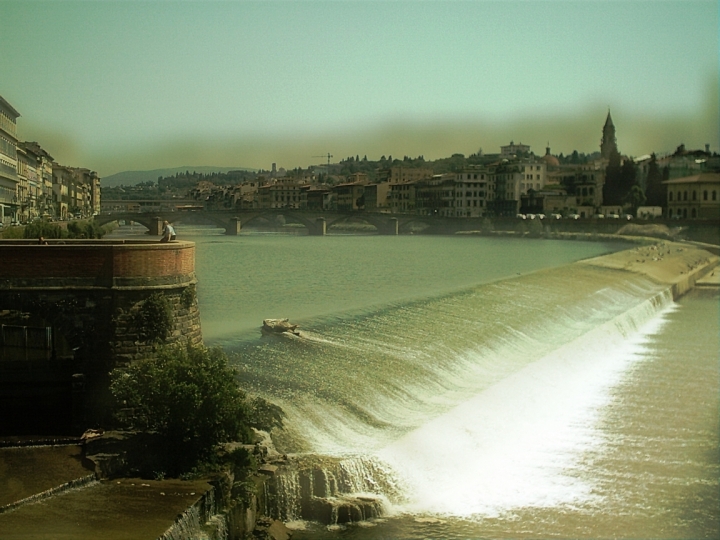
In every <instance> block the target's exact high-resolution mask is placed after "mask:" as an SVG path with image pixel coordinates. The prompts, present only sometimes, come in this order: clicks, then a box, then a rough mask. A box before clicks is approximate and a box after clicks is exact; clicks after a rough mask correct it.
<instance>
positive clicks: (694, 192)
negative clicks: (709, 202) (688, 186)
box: [692, 189, 697, 217]
mask: <svg viewBox="0 0 720 540" xmlns="http://www.w3.org/2000/svg"><path fill="white" fill-rule="evenodd" d="M692 200H693V201H697V191H695V190H694V189H693V198H692ZM693 217H694V216H693Z"/></svg>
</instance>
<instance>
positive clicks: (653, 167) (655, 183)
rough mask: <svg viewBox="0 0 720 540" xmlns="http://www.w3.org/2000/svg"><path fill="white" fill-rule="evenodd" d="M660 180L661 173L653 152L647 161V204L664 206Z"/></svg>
mask: <svg viewBox="0 0 720 540" xmlns="http://www.w3.org/2000/svg"><path fill="white" fill-rule="evenodd" d="M662 181H663V174H662V171H661V170H660V166H659V165H658V163H657V157H656V156H655V153H653V154H652V155H651V156H650V161H649V162H648V173H647V182H646V184H645V194H646V196H647V204H648V206H666V202H665V197H666V195H665V186H663V183H662Z"/></svg>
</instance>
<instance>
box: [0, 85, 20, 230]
mask: <svg viewBox="0 0 720 540" xmlns="http://www.w3.org/2000/svg"><path fill="white" fill-rule="evenodd" d="M19 117H20V113H19V112H17V111H16V110H15V109H14V108H13V106H12V105H10V103H8V102H7V101H6V100H5V99H4V98H3V97H2V96H0V222H2V223H4V222H6V221H11V220H14V219H17V217H16V216H17V208H18V205H17V190H18V184H19V179H18V175H17V167H18V159H17V143H18V139H17V119H18V118H19Z"/></svg>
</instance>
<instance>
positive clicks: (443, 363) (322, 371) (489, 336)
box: [240, 245, 717, 525]
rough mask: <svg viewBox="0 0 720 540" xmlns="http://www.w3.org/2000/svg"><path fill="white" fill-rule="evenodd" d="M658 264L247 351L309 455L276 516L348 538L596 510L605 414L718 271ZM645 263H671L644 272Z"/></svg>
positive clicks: (676, 254) (605, 268) (638, 254)
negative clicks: (683, 303)
mask: <svg viewBox="0 0 720 540" xmlns="http://www.w3.org/2000/svg"><path fill="white" fill-rule="evenodd" d="M661 247H662V246H661ZM657 249H658V248H656V250H657ZM643 250H647V252H646V251H643ZM656 250H652V249H651V248H650V247H647V246H645V247H641V248H637V250H628V251H627V252H623V253H622V254H615V255H610V256H607V257H602V258H599V259H589V260H587V261H583V262H582V263H579V264H575V265H571V266H569V267H562V268H557V269H553V270H546V271H541V272H536V273H533V274H529V275H526V276H520V277H516V278H513V279H508V280H502V281H499V282H495V283H491V284H486V285H481V286H478V287H475V288H473V289H471V290H468V291H462V292H458V293H454V294H449V295H445V296H442V297H438V298H433V299H429V300H425V301H419V302H415V303H411V304H403V305H402V306H397V307H392V306H391V307H388V308H386V309H383V310H378V311H374V312H372V313H370V314H368V315H366V316H363V317H359V318H354V319H353V320H352V322H351V323H348V324H345V323H344V322H342V321H333V324H332V325H330V324H328V325H327V326H323V325H320V326H318V327H317V328H313V329H311V330H310V331H309V332H308V336H309V339H308V340H306V342H303V343H300V344H299V343H296V342H289V340H284V341H283V340H280V341H279V342H277V343H268V344H266V345H265V346H264V347H263V348H262V349H259V350H257V349H256V348H253V349H255V350H253V351H250V350H249V349H247V350H242V349H241V351H240V352H241V355H243V354H250V355H251V357H250V358H247V359H246V360H245V362H246V363H245V369H247V370H249V371H248V373H247V374H246V377H247V378H248V379H252V378H254V377H255V376H257V377H258V378H260V379H261V380H262V381H263V385H265V386H266V387H271V388H273V390H274V391H273V393H272V395H269V396H268V397H269V398H270V399H273V401H275V402H278V403H279V404H280V405H281V406H282V407H283V409H284V410H285V411H286V412H287V414H288V422H287V424H288V429H287V430H286V433H284V434H282V435H281V436H279V437H278V444H279V447H280V451H281V452H288V453H292V452H293V451H295V450H294V449H297V448H302V449H303V451H302V453H299V454H297V455H295V456H293V455H292V454H291V455H290V458H291V459H290V464H289V465H287V466H283V467H281V468H280V469H279V471H278V472H277V474H276V476H275V478H274V479H273V480H272V482H271V485H270V487H269V488H268V489H269V491H268V492H267V494H266V497H267V500H268V503H267V504H268V508H269V509H270V510H269V511H270V512H271V514H272V515H273V516H274V517H277V518H279V519H283V520H285V521H294V520H313V521H320V522H322V523H326V524H330V525H337V524H341V523H344V522H356V521H358V520H360V519H367V516H370V517H377V516H379V515H383V514H385V513H387V512H390V513H397V512H411V513H415V514H417V513H419V514H421V515H422V514H435V513H442V514H447V515H454V516H465V517H470V516H476V515H484V516H497V515H498V514H499V513H503V512H508V511H512V510H513V509H514V508H521V507H522V508H526V507H546V506H553V505H563V504H584V503H587V502H588V501H591V500H592V498H593V489H594V488H593V482H592V481H589V480H588V479H587V478H582V474H579V473H578V471H581V469H582V464H581V456H582V455H583V452H585V451H587V450H588V449H591V448H594V447H596V446H597V445H598V444H599V443H600V441H599V440H597V434H596V431H595V427H594V426H595V425H596V423H597V422H598V421H599V416H598V414H599V413H598V411H599V410H601V409H602V407H604V406H605V404H606V403H607V402H608V400H609V399H610V398H609V396H610V392H611V389H612V388H613V387H614V385H616V384H617V383H618V381H620V380H621V378H622V377H623V376H624V374H625V373H626V372H627V370H628V369H630V367H631V366H632V365H633V363H634V362H635V361H636V359H637V358H638V357H639V355H640V354H641V353H642V350H643V343H644V341H643V340H644V339H646V338H645V336H647V335H649V333H652V331H654V328H655V327H654V326H653V325H656V324H660V322H658V321H662V319H663V314H664V313H666V312H667V311H668V310H672V309H673V306H674V303H673V302H674V299H676V298H678V297H679V296H681V295H682V294H683V293H684V292H685V291H687V290H688V288H690V287H692V285H693V283H694V282H695V280H697V279H698V278H699V277H701V276H702V275H703V274H705V273H707V272H708V271H709V270H710V269H711V268H712V267H713V266H714V265H716V264H717V257H714V256H711V255H709V254H708V253H707V252H703V251H701V250H692V249H690V248H688V247H687V246H684V247H683V246H677V245H664V248H663V250H661V252H657V251H656ZM648 254H650V255H654V256H655V257H656V259H657V260H656V261H653V262H660V261H659V259H661V258H662V259H664V260H665V262H666V264H665V265H656V266H655V267H648V268H650V269H649V270H648V271H647V272H640V271H638V268H635V267H636V266H640V267H641V266H642V265H643V264H644V265H646V267H647V262H645V263H641V262H637V261H641V260H645V261H647V260H648V259H647V255H648ZM658 255H661V256H658ZM650 260H652V259H650ZM668 260H670V261H671V262H669V263H668ZM668 264H669V265H670V266H671V268H672V270H671V271H670V272H664V271H661V270H662V268H661V266H662V267H663V268H664V269H665V270H667V266H668ZM681 267H682V270H680V268H681ZM398 320H402V327H400V328H398V327H397V325H395V326H393V323H394V322H397V321H398ZM274 358H282V367H281V366H279V365H276V364H275V363H274ZM311 362H312V364H311ZM311 365H312V369H310V366H311ZM254 366H262V368H258V369H261V370H262V371H258V372H257V373H255V372H254V369H255V367H254ZM276 370H277V371H276ZM310 389H312V391H311V390H310ZM287 395H292V399H287V398H286V396H287ZM314 453H317V454H323V455H325V456H326V457H323V458H320V457H318V455H317V454H314ZM349 464H352V465H353V466H349Z"/></svg>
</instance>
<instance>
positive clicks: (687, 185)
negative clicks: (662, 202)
mask: <svg viewBox="0 0 720 540" xmlns="http://www.w3.org/2000/svg"><path fill="white" fill-rule="evenodd" d="M663 184H665V185H666V186H667V217H669V218H671V219H673V218H674V219H720V172H704V173H700V174H696V175H693V176H686V177H684V178H676V179H673V180H666V181H665V182H663Z"/></svg>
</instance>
